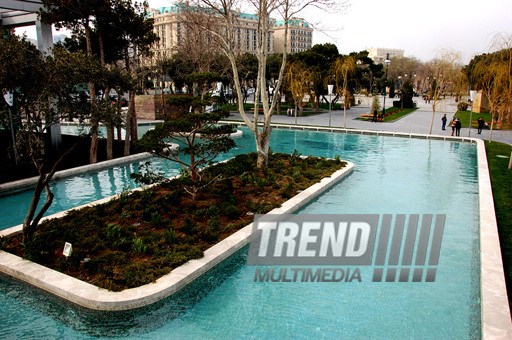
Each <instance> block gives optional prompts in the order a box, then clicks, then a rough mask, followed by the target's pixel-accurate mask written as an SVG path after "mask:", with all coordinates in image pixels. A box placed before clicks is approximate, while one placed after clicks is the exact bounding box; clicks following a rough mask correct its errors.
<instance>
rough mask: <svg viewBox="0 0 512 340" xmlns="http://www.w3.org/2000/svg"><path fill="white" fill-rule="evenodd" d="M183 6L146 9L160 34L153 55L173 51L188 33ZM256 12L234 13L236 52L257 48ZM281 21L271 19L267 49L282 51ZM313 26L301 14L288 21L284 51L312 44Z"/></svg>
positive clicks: (294, 50) (156, 55)
mask: <svg viewBox="0 0 512 340" xmlns="http://www.w3.org/2000/svg"><path fill="white" fill-rule="evenodd" d="M185 9H186V8H185V7H184V6H183V5H180V4H176V5H174V6H170V7H160V8H154V9H150V11H149V17H151V18H153V19H154V31H155V33H156V34H157V35H158V36H159V37H160V41H159V42H158V44H157V45H156V47H155V51H154V52H155V57H157V58H165V57H169V56H170V55H171V54H172V53H175V52H176V50H177V47H178V46H180V44H181V43H182V41H184V39H187V37H188V36H189V33H190V32H188V27H189V25H188V24H187V17H186V15H185V13H184V11H185ZM257 27H258V16H256V15H254V14H247V13H242V12H237V13H236V21H235V22H234V28H235V46H236V48H237V49H238V50H239V52H240V53H245V52H250V53H255V52H256V50H257V46H258V45H257V41H258V39H257V38H258V35H257ZM284 31H285V26H284V21H276V22H274V25H273V29H272V30H271V31H270V32H269V37H268V41H267V52H268V53H274V52H278V53H282V52H284ZM312 41H313V28H312V27H311V26H310V25H309V24H308V23H307V22H306V21H305V20H304V19H302V18H293V19H291V20H290V21H289V42H288V52H289V53H296V52H302V51H305V50H307V49H309V48H311V46H312Z"/></svg>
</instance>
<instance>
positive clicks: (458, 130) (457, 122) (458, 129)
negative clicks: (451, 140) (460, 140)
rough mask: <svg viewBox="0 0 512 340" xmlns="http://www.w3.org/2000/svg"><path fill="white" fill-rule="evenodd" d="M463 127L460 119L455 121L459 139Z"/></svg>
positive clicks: (456, 133)
mask: <svg viewBox="0 0 512 340" xmlns="http://www.w3.org/2000/svg"><path fill="white" fill-rule="evenodd" d="M461 127H462V123H461V122H460V120H459V118H457V120H456V121H455V135H456V136H457V137H460V128H461Z"/></svg>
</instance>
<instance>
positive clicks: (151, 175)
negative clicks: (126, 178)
mask: <svg viewBox="0 0 512 340" xmlns="http://www.w3.org/2000/svg"><path fill="white" fill-rule="evenodd" d="M151 164H152V163H151V161H146V162H144V163H142V164H140V165H139V172H138V173H132V174H130V177H131V178H132V179H133V180H135V183H137V184H138V185H139V186H141V187H144V186H146V185H150V184H155V183H159V182H162V181H164V180H165V179H166V178H165V176H164V173H163V172H161V171H160V172H157V171H155V170H154V169H153V167H152V166H151Z"/></svg>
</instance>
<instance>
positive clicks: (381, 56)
mask: <svg viewBox="0 0 512 340" xmlns="http://www.w3.org/2000/svg"><path fill="white" fill-rule="evenodd" d="M366 50H367V51H368V57H369V58H371V59H372V60H373V62H374V63H376V64H382V63H384V61H385V60H386V57H387V56H388V55H389V58H394V57H397V58H403V57H404V50H400V49H395V48H381V47H377V48H373V47H372V48H367V49H366Z"/></svg>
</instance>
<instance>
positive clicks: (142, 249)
mask: <svg viewBox="0 0 512 340" xmlns="http://www.w3.org/2000/svg"><path fill="white" fill-rule="evenodd" d="M132 250H133V252H134V253H135V254H138V255H143V254H146V252H147V251H148V246H147V245H145V244H144V240H143V239H142V238H140V237H135V238H134V239H133V244H132Z"/></svg>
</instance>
